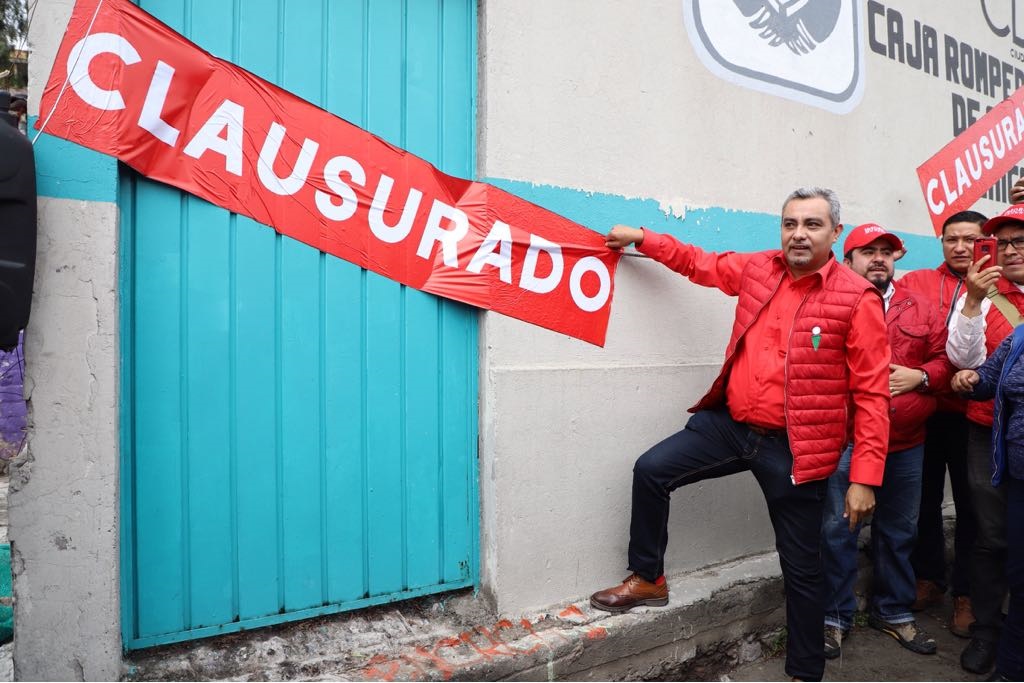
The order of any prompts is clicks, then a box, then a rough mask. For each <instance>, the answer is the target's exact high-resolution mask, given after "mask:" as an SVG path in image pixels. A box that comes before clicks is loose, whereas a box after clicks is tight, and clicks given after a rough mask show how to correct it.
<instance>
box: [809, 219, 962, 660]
mask: <svg viewBox="0 0 1024 683" xmlns="http://www.w3.org/2000/svg"><path fill="white" fill-rule="evenodd" d="M905 251H906V250H905V249H904V247H903V241H902V240H901V239H900V238H899V237H898V236H896V235H894V234H893V233H891V232H889V231H888V230H886V229H885V228H883V227H881V226H880V225H877V224H875V223H866V224H864V225H860V226H858V227H856V228H854V229H853V230H852V231H851V232H850V234H849V236H848V237H847V238H846V241H845V242H844V243H843V253H844V254H845V257H844V258H843V262H844V263H845V264H846V265H847V266H848V267H849V268H850V269H851V270H852V271H853V272H855V273H857V274H858V275H860V276H861V277H863V278H865V279H867V280H868V282H870V283H871V284H873V285H874V286H875V287H877V288H878V291H879V292H880V293H881V294H882V301H883V302H884V304H885V321H886V324H887V325H888V339H889V346H890V347H891V348H892V361H891V363H892V364H891V365H890V369H891V373H890V375H889V389H890V391H891V393H892V402H891V404H890V409H889V420H890V422H891V424H890V427H889V454H888V456H887V457H886V459H885V476H884V478H883V480H882V485H881V486H880V487H878V488H877V489H876V490H875V500H876V501H877V507H876V509H875V514H874V517H873V519H872V522H871V549H872V553H871V556H872V560H873V562H874V567H875V571H874V576H873V584H874V589H873V590H872V595H871V606H870V608H869V615H868V624H869V625H870V626H871V627H873V628H876V629H878V630H880V631H882V632H883V633H887V634H889V635H890V636H892V637H893V638H895V639H896V641H897V642H899V644H900V645H902V646H903V647H905V648H907V649H908V650H910V651H911V652H916V653H918V654H934V653H935V650H936V646H935V639H934V638H932V637H931V636H929V635H928V634H927V633H925V631H924V629H922V628H921V627H920V626H919V625H918V624H917V623H916V621H915V619H914V614H913V612H911V609H910V607H911V605H912V604H913V602H914V598H915V594H916V591H915V587H914V569H913V567H912V566H911V564H910V553H911V551H913V549H914V541H915V540H916V539H917V514H918V511H919V509H920V505H921V464H922V461H923V459H924V438H925V421H926V420H927V419H928V417H929V416H930V415H931V414H932V413H933V412H934V411H935V387H947V386H949V380H950V377H951V376H952V374H953V373H952V367H951V366H950V364H949V360H948V359H947V358H946V324H945V323H946V319H945V318H943V317H941V316H940V315H939V313H938V311H937V310H936V309H935V308H934V307H933V306H932V305H931V303H929V301H928V299H927V298H925V296H924V295H923V294H918V293H917V292H914V291H911V290H909V289H907V288H905V287H904V286H903V285H898V286H897V285H894V284H893V282H892V278H893V275H894V274H895V272H896V259H897V258H900V257H902V256H903V254H904V253H905ZM850 456H851V449H850V448H847V449H846V450H845V451H844V452H843V456H842V458H841V459H840V460H839V469H837V470H836V471H835V473H834V474H833V475H832V476H831V477H829V480H828V497H827V498H826V500H825V521H824V524H823V525H822V537H823V539H824V544H823V545H822V552H823V556H824V562H825V583H826V585H827V587H828V591H827V595H828V600H827V602H826V605H825V657H827V658H830V659H831V658H833V657H838V656H839V655H840V653H841V651H842V650H841V648H842V644H843V639H844V638H845V637H846V636H847V635H848V634H849V632H850V628H851V627H852V626H853V616H854V613H855V612H856V611H857V598H856V597H855V596H854V593H853V586H854V584H855V583H856V581H857V537H858V535H859V533H860V528H859V527H858V528H856V529H854V530H852V531H851V530H850V529H849V525H848V524H847V521H846V520H845V519H843V506H844V504H843V501H844V499H845V496H846V489H847V487H848V486H849V476H848V475H849V472H850Z"/></svg>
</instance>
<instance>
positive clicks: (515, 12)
mask: <svg viewBox="0 0 1024 683" xmlns="http://www.w3.org/2000/svg"><path fill="white" fill-rule="evenodd" d="M689 1H690V0H652V1H651V2H642V3H636V2H624V1H617V0H600V1H594V0H561V1H559V2H550V1H549V0H515V1H510V0H505V1H500V0H497V1H494V2H485V3H484V5H483V8H482V11H481V27H480V37H481V40H480V42H481V56H480V77H481V86H480V87H481V91H480V138H481V145H480V160H479V162H480V163H479V173H480V175H481V176H482V177H489V178H503V179H514V180H525V181H530V182H532V183H538V184H545V185H551V186H556V187H563V188H577V189H580V190H584V191H588V192H601V193H608V194H612V195H619V196H622V197H641V198H650V199H654V200H656V201H658V202H663V203H672V204H673V205H675V206H678V205H679V204H680V203H681V204H684V205H685V206H687V207H690V208H691V209H692V208H695V207H721V208H727V209H738V210H746V211H753V212H760V213H768V214H777V212H778V211H779V209H780V206H781V203H782V200H783V199H784V197H785V196H786V195H787V194H788V193H789V192H790V191H791V190H792V189H794V188H796V187H798V186H802V185H822V186H826V187H831V188H833V189H835V190H836V191H837V192H838V193H839V195H840V198H841V199H843V200H844V217H845V220H846V221H847V223H848V224H857V223H860V222H866V221H868V220H874V221H879V222H882V223H883V224H885V225H887V226H889V227H891V228H894V229H897V230H900V231H904V232H910V233H916V234H919V235H927V236H931V235H933V234H934V233H933V231H932V227H931V224H930V222H929V219H928V216H927V213H926V211H925V205H924V200H923V196H922V194H921V190H920V188H919V185H918V180H917V175H916V172H915V169H916V168H917V166H918V165H919V164H921V163H922V162H923V161H925V160H926V159H927V158H928V157H930V156H931V155H932V154H934V153H935V152H937V151H938V150H939V149H940V148H941V147H942V146H943V145H944V144H946V142H948V141H949V140H950V139H951V138H952V136H953V130H952V113H951V111H952V104H951V97H952V94H953V93H959V94H962V95H965V96H970V97H974V98H975V99H980V100H981V101H982V102H983V103H987V104H995V103H996V101H997V100H994V99H989V98H985V97H982V96H980V95H978V94H977V93H976V92H972V91H970V90H968V89H966V88H964V87H961V86H957V85H955V84H953V83H950V82H949V81H947V80H946V77H945V71H944V70H943V69H942V67H943V65H942V64H941V63H940V65H939V66H940V75H939V77H934V76H932V75H929V74H924V73H922V72H920V71H915V70H914V69H912V68H911V67H909V66H907V65H905V64H901V63H899V62H898V61H894V60H891V59H889V58H888V57H884V56H881V55H879V54H876V53H874V52H872V51H871V50H870V48H869V47H868V45H867V35H868V32H867V29H866V27H865V23H866V21H867V19H868V16H867V11H866V9H867V3H866V2H863V1H862V2H859V3H858V5H859V10H860V21H861V24H862V29H863V31H864V35H863V39H864V40H863V45H864V50H865V55H864V69H865V71H864V92H863V97H862V99H861V101H860V103H859V104H858V105H857V106H856V107H855V108H854V109H853V110H852V111H851V112H850V113H849V114H846V115H838V114H835V113H831V112H829V111H825V110H823V109H820V108H816V107H812V106H809V105H807V104H802V103H798V102H794V101H791V100H788V99H782V98H779V97H775V96H771V95H766V94H763V93H761V92H755V91H754V90H750V89H747V88H743V87H740V86H738V85H735V84H733V83H731V82H727V81H726V80H723V79H722V78H720V77H718V76H716V75H715V74H713V73H711V71H709V70H708V69H707V68H706V67H705V66H704V64H703V63H702V62H701V61H699V59H698V58H697V55H696V53H695V51H694V48H693V46H692V44H691V42H690V37H689V35H688V33H687V30H686V28H685V26H684V20H683V5H684V3H685V2H689ZM729 4H731V3H729ZM885 4H886V5H897V4H898V7H896V9H897V10H898V11H899V12H900V13H901V14H902V17H903V18H904V20H905V23H906V28H907V30H908V31H909V39H910V40H913V37H914V20H915V19H918V20H921V21H925V22H927V23H929V24H930V25H931V26H933V27H934V28H935V29H936V30H937V31H938V34H939V40H940V43H939V58H940V62H941V60H942V59H943V56H942V55H943V52H942V47H943V46H942V42H941V41H942V35H943V33H944V32H948V33H950V34H951V35H954V36H955V37H956V38H957V39H958V40H962V41H967V42H969V43H971V44H972V45H973V46H974V47H978V48H981V49H983V50H986V51H988V52H990V53H992V54H993V55H994V56H996V57H998V58H999V59H1001V60H1004V61H1010V62H1012V63H1014V64H1016V65H1017V66H1018V67H1019V68H1024V63H1022V62H1020V61H1018V60H1017V59H1016V58H1015V57H1013V56H1011V52H1010V51H1011V49H1016V50H1019V51H1020V52H1021V54H1022V55H1024V48H1015V47H1014V45H1013V43H1012V42H1011V41H1012V38H1011V37H1006V38H999V37H997V36H996V35H994V34H993V33H992V31H991V30H990V29H989V28H988V26H987V24H986V23H985V20H984V16H983V15H982V12H981V8H980V6H979V5H980V4H979V3H965V2H958V3H933V2H927V1H926V0H906V1H903V2H900V3H895V2H889V3H885ZM987 4H988V5H990V6H992V8H993V9H992V12H993V13H996V12H998V16H995V18H994V20H995V21H999V20H1003V22H1002V23H1008V22H1009V18H1010V12H1009V5H1010V3H1005V2H1004V3H993V2H989V3H987ZM996 5H1000V8H995V6H996ZM1002 5H1006V7H1005V8H1002ZM885 27H886V22H885V20H877V23H876V29H877V30H878V31H880V33H878V34H877V37H880V38H881V39H882V40H883V41H884V40H885V33H884V30H885ZM1022 38H1024V36H1022ZM749 40H751V41H756V40H758V38H757V36H756V35H754V34H751V36H750V37H749ZM999 99H1001V96H1000V98H999ZM550 208H554V209H556V210H557V207H555V206H551V207H550ZM976 208H977V209H978V210H980V211H983V212H987V213H989V214H990V215H991V214H994V213H996V212H998V211H1000V210H1001V205H999V204H996V203H995V202H990V201H987V200H983V201H981V202H979V204H978V206H977V207H976ZM684 225H685V224H684ZM731 227H732V229H735V226H731ZM714 228H715V226H703V227H700V226H687V230H692V231H693V232H692V233H690V234H693V235H697V236H699V235H700V234H701V233H700V231H701V230H713V229H714ZM736 241H737V240H733V242H734V243H735V242H736ZM734 248H742V247H734ZM935 249H936V250H935V262H934V264H933V265H937V263H938V261H939V259H940V258H941V255H940V254H939V252H938V250H937V245H935ZM612 311H613V312H612V319H611V325H610V328H609V333H608V344H607V347H606V348H605V349H597V348H594V347H590V346H588V345H586V344H583V343H580V342H576V341H574V340H571V339H567V338H564V337H560V336H558V335H553V334H551V333H548V332H544V331H541V330H538V329H533V328H530V327H529V326H527V325H525V324H522V323H519V322H516V321H512V320H509V319H505V318H502V317H501V316H497V315H492V314H485V315H484V316H483V321H482V329H483V334H482V339H483V348H482V361H481V391H482V396H481V399H482V400H481V403H482V405H483V409H482V418H481V420H482V424H481V454H480V458H481V463H482V475H481V487H482V500H483V504H484V512H485V516H484V544H483V552H484V562H483V567H484V570H485V577H484V580H485V583H486V584H487V585H488V586H489V587H490V588H491V590H492V591H493V593H494V595H495V597H496V600H497V603H498V606H499V609H501V610H502V611H513V612H514V611H517V610H527V609H529V608H531V607H537V606H539V605H544V604H546V603H552V602H555V601H558V600H563V599H566V598H581V597H584V596H586V595H587V594H588V593H590V592H592V591H594V590H597V589H599V588H603V587H606V586H607V585H611V584H612V583H615V582H617V581H619V580H621V579H622V578H623V577H624V576H625V575H626V573H627V572H626V571H625V565H626V556H625V555H626V553H625V551H626V545H627V541H628V525H629V511H630V479H631V469H632V464H633V461H634V460H635V458H636V457H637V456H638V455H640V454H641V453H642V452H643V451H644V450H646V448H647V447H649V446H650V445H653V444H654V443H655V442H656V441H658V440H660V439H661V438H662V437H664V436H667V435H668V434H670V433H672V432H674V431H676V430H678V429H680V428H681V427H682V426H683V424H684V422H685V420H686V417H687V415H686V413H685V412H684V411H685V409H686V408H687V407H689V406H690V405H692V404H693V403H694V401H695V400H696V399H697V398H699V397H700V396H701V395H702V394H703V393H704V391H705V390H706V389H707V387H708V386H709V385H710V382H711V380H712V379H713V378H714V376H715V375H716V373H717V370H718V368H719V366H720V363H721V360H722V356H723V354H724V350H725V345H726V342H727V340H728V335H729V330H730V327H731V323H732V302H731V301H729V300H728V299H727V297H725V296H724V295H720V294H718V293H717V292H712V291H707V290H704V289H702V288H699V287H696V286H693V285H691V284H689V283H688V282H686V281H685V280H684V279H682V278H680V277H679V276H676V275H675V274H673V273H671V272H669V271H667V270H666V269H664V268H662V267H660V266H658V265H657V264H655V263H652V262H650V261H644V260H639V259H624V260H623V262H622V265H621V266H620V270H619V273H618V275H617V277H616V294H615V302H614V306H613V309H612ZM772 546H773V539H772V534H771V527H770V524H769V522H768V520H767V514H766V508H765V505H764V503H763V501H762V498H761V496H760V493H759V492H758V490H757V487H756V485H755V484H754V482H753V481H752V477H751V476H750V475H739V476H736V477H730V478H728V479H727V480H720V481H716V482H712V483H706V484H704V485H701V486H695V487H690V488H688V489H682V490H680V491H678V492H677V493H676V494H675V495H674V497H673V512H672V520H671V524H670V540H669V552H668V557H667V563H666V567H667V571H668V572H669V573H670V574H671V573H678V572H682V571H685V570H688V569H691V568H694V567H698V566H702V565H707V564H710V563H715V562H719V561H722V560H724V559H727V558H734V557H738V556H742V555H745V554H749V553H753V552H758V551H763V550H769V549H771V548H772Z"/></svg>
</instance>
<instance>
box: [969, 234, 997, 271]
mask: <svg viewBox="0 0 1024 683" xmlns="http://www.w3.org/2000/svg"><path fill="white" fill-rule="evenodd" d="M982 256H988V257H989V258H988V261H986V262H985V266H984V267H985V268H988V267H990V266H994V265H996V238H995V237H979V238H978V239H976V240H974V262H975V263H977V262H978V261H980V260H981V257H982Z"/></svg>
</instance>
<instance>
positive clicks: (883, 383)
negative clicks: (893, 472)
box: [846, 291, 892, 486]
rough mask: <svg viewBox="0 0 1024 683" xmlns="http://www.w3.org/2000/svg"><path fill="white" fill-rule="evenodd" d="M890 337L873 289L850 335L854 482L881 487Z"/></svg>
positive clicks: (886, 438) (852, 322)
mask: <svg viewBox="0 0 1024 683" xmlns="http://www.w3.org/2000/svg"><path fill="white" fill-rule="evenodd" d="M891 357H892V352H891V351H890V350H889V340H888V335H887V334H886V328H885V314H884V313H883V311H882V302H881V301H880V300H879V298H878V296H877V295H876V294H875V293H874V292H871V291H868V292H865V293H864V295H863V296H862V297H861V299H860V301H858V302H857V306H856V308H854V310H853V316H852V317H851V319H850V333H849V335H848V336H847V338H846V365H847V368H848V369H849V371H850V394H851V396H852V398H853V411H854V412H853V458H852V460H851V462H850V482H851V483H857V484H864V485H866V486H878V485H879V484H881V483H882V474H883V473H884V472H885V456H886V453H887V452H888V450H889V360H890V358H891Z"/></svg>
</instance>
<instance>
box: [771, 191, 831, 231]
mask: <svg viewBox="0 0 1024 683" xmlns="http://www.w3.org/2000/svg"><path fill="white" fill-rule="evenodd" d="M817 198H821V199H824V200H825V201H826V202H828V215H829V218H831V219H832V226H833V227H835V226H837V225H839V197H837V196H836V193H835V192H833V191H832V190H830V189H828V188H827V187H801V188H798V189H796V190H793V191H792V192H790V193H789V196H788V197H786V201H784V202H783V203H782V210H783V211H785V210H786V205H787V204H789V203H790V202H791V201H793V200H794V199H817Z"/></svg>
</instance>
